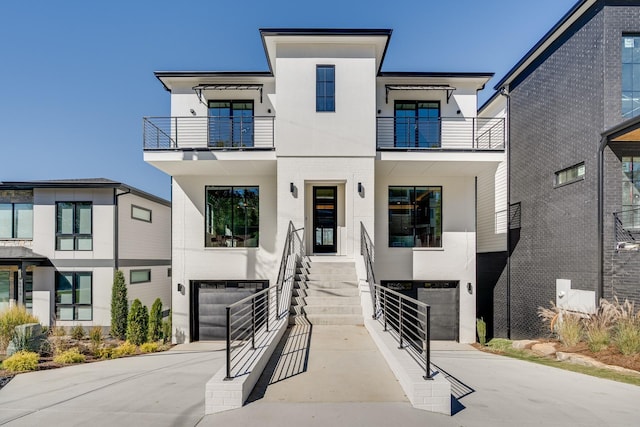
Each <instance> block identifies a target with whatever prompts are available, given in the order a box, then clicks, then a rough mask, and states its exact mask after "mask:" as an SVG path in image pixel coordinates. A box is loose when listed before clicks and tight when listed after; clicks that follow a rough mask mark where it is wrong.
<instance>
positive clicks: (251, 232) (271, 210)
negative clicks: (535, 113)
mask: <svg viewBox="0 0 640 427" xmlns="http://www.w3.org/2000/svg"><path fill="white" fill-rule="evenodd" d="M260 35H261V37H262V41H263V44H264V48H265V54H266V56H267V59H268V64H269V70H268V71H263V72H262V71H261V72H245V71H239V72H228V71H226V72H202V71H194V72H189V71H186V72H182V71H162V72H156V77H157V78H158V79H159V80H160V81H161V82H162V84H163V85H164V87H165V88H166V89H167V90H168V91H169V92H170V94H171V117H163V118H159V117H155V118H153V117H149V118H145V119H144V159H145V161H146V162H148V163H150V164H152V165H153V166H155V167H157V168H158V169H160V170H162V171H164V172H165V173H167V174H169V175H171V176H172V199H173V200H172V208H173V209H172V230H173V234H172V260H173V275H172V282H173V283H172V287H171V288H172V293H173V295H172V308H173V326H174V334H175V337H174V338H175V339H176V340H177V341H191V340H195V339H206V338H207V337H203V336H198V334H199V332H198V330H199V328H198V322H199V318H198V316H197V312H198V308H199V307H198V304H199V302H198V298H197V293H198V291H199V289H201V288H202V287H252V286H253V287H258V288H259V287H260V286H265V285H266V284H273V283H275V280H276V277H277V275H278V266H279V263H280V257H281V254H282V248H283V243H284V238H285V234H286V231H287V226H288V225H289V222H292V223H293V224H294V226H295V227H297V228H301V227H304V229H305V240H306V241H305V244H306V251H307V254H315V255H322V256H327V257H335V258H336V259H338V258H340V259H347V260H353V262H355V263H356V265H357V267H358V268H357V271H358V275H359V276H361V277H360V278H363V277H362V276H363V275H364V274H365V272H364V269H363V264H362V260H361V257H360V234H361V229H366V230H367V232H368V234H369V236H370V237H371V239H372V240H373V243H374V246H375V266H374V268H375V274H376V279H377V281H379V282H382V283H383V284H384V285H387V286H390V287H392V288H394V289H397V290H401V291H403V292H406V293H409V294H414V295H417V296H418V298H420V299H423V298H427V299H428V300H429V302H430V304H431V305H432V307H433V312H432V315H433V316H434V321H433V324H434V328H435V332H434V333H435V335H434V338H436V339H437V338H441V339H457V340H460V341H461V342H473V341H475V317H476V299H475V298H476V293H475V286H476V253H477V244H478V239H477V234H478V233H477V216H476V207H477V203H478V201H477V177H479V176H495V172H496V170H497V168H498V165H499V164H500V162H502V161H503V159H504V119H503V118H491V117H489V118H478V117H477V114H476V112H477V92H478V91H479V90H481V89H482V88H483V87H484V85H485V84H486V82H487V81H488V80H489V79H490V78H491V77H492V74H491V73H460V72H454V73H445V72H384V71H381V69H382V66H383V61H384V57H385V53H386V51H387V48H388V45H389V40H390V37H391V30H386V29H288V28H286V29H262V30H260ZM219 61H221V62H224V59H219ZM361 227H362V228H361Z"/></svg>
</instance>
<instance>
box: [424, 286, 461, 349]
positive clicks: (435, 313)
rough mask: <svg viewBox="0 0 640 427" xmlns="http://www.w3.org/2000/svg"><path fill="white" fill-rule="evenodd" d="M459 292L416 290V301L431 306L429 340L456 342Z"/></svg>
mask: <svg viewBox="0 0 640 427" xmlns="http://www.w3.org/2000/svg"><path fill="white" fill-rule="evenodd" d="M459 290H460V287H459V286H456V287H455V288H418V300H419V301H422V302H424V303H427V304H429V305H430V306H431V339H432V340H457V339H458V319H459Z"/></svg>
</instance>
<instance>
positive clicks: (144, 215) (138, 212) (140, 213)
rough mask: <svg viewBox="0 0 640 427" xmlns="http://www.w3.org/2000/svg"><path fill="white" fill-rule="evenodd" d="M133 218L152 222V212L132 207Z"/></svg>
mask: <svg viewBox="0 0 640 427" xmlns="http://www.w3.org/2000/svg"><path fill="white" fill-rule="evenodd" d="M131 218H133V219H137V220H140V221H144V222H151V210H150V209H146V208H142V207H140V206H136V205H131Z"/></svg>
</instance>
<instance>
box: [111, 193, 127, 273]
mask: <svg viewBox="0 0 640 427" xmlns="http://www.w3.org/2000/svg"><path fill="white" fill-rule="evenodd" d="M129 193H131V189H129V188H127V191H125V192H124V193H118V189H117V188H114V189H113V269H114V271H115V270H117V269H118V267H119V262H118V258H119V256H120V254H119V253H118V247H119V246H120V243H119V241H118V234H119V233H118V198H119V197H120V196H124V195H125V194H129Z"/></svg>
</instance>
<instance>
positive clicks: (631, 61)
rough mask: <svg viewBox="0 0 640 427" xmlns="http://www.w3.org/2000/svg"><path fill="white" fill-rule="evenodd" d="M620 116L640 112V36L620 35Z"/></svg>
mask: <svg viewBox="0 0 640 427" xmlns="http://www.w3.org/2000/svg"><path fill="white" fill-rule="evenodd" d="M621 80H622V94H621V95H622V105H621V107H622V117H624V118H631V117H635V116H637V115H638V114H640V100H639V99H638V98H639V95H640V36H623V37H622V67H621Z"/></svg>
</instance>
